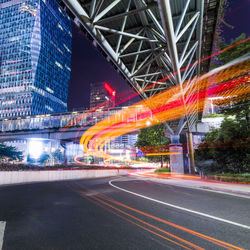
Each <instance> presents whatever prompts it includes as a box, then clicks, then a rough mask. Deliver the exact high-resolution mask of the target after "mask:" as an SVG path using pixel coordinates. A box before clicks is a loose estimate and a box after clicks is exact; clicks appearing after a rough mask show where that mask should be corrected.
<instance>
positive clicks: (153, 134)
mask: <svg viewBox="0 0 250 250" xmlns="http://www.w3.org/2000/svg"><path fill="white" fill-rule="evenodd" d="M169 143H170V140H169V139H168V138H166V137H165V126H164V124H158V125H155V126H152V127H147V128H143V129H141V130H140V132H139V135H138V138H137V142H136V144H135V146H136V147H138V148H139V149H140V150H141V151H142V152H143V154H144V155H145V154H147V153H156V152H159V153H161V152H164V151H165V152H166V147H164V146H165V145H167V144H169ZM161 145H162V146H163V147H159V146H161ZM157 146H158V147H157ZM147 158H148V159H149V160H150V161H160V160H161V156H147ZM167 159H169V156H166V155H164V156H163V160H167Z"/></svg>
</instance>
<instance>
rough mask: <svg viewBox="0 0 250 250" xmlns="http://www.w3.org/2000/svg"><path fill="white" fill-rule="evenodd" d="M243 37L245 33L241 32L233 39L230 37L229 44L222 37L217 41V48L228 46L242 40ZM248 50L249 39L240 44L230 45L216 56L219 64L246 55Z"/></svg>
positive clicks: (249, 46) (249, 48)
mask: <svg viewBox="0 0 250 250" xmlns="http://www.w3.org/2000/svg"><path fill="white" fill-rule="evenodd" d="M244 39H246V34H245V33H242V34H241V35H240V36H238V37H236V38H235V39H232V40H231V43H230V44H227V43H226V42H225V41H224V40H223V39H221V38H220V39H219V41H218V47H219V50H222V49H225V48H227V47H228V46H231V45H234V44H236V43H238V42H240V41H243V40H244ZM249 51H250V39H249V40H247V41H245V42H243V43H241V44H238V45H237V46H235V47H232V48H231V49H229V50H226V51H224V52H222V53H221V54H219V55H218V56H217V60H218V61H219V64H226V63H229V62H231V61H233V60H235V59H237V58H239V57H242V56H244V55H247V54H248V53H249Z"/></svg>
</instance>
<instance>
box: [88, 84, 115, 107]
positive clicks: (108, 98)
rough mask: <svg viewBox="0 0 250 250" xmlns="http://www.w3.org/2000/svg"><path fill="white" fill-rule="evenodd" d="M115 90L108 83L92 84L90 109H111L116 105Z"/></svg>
mask: <svg viewBox="0 0 250 250" xmlns="http://www.w3.org/2000/svg"><path fill="white" fill-rule="evenodd" d="M115 96H116V92H115V90H114V89H113V88H112V87H111V86H110V85H109V84H108V83H106V82H98V83H91V84H90V108H91V109H92V108H97V107H103V108H111V107H114V105H115Z"/></svg>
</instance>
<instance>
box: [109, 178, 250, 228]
mask: <svg viewBox="0 0 250 250" xmlns="http://www.w3.org/2000/svg"><path fill="white" fill-rule="evenodd" d="M113 181H115V180H111V181H109V185H110V186H112V187H114V188H116V189H119V190H121V191H124V192H127V193H130V194H133V195H136V196H139V197H141V198H144V199H147V200H150V201H154V202H157V203H160V204H163V205H165V206H169V207H173V208H177V209H180V210H183V211H186V212H189V213H193V214H198V215H200V216H204V217H207V218H210V219H214V220H217V221H222V222H225V223H228V224H231V225H234V226H238V227H242V228H245V229H248V230H250V226H247V225H243V224H240V223H237V222H234V221H230V220H226V219H222V218H220V217H216V216H213V215H209V214H205V213H201V212H198V211H195V210H191V209H188V208H184V207H180V206H176V205H173V204H170V203H167V202H164V201H159V200H156V199H153V198H150V197H147V196H145V195H142V194H137V193H134V192H131V191H129V190H126V189H124V188H120V187H117V186H115V185H114V184H113V183H112V182H113Z"/></svg>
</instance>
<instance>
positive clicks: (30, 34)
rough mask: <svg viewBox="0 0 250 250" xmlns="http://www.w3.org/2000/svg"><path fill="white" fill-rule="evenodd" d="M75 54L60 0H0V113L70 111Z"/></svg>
mask: <svg viewBox="0 0 250 250" xmlns="http://www.w3.org/2000/svg"><path fill="white" fill-rule="evenodd" d="M71 54H72V28H71V20H70V18H69V17H68V16H67V15H66V13H65V12H64V11H63V10H62V9H61V8H60V7H59V5H58V4H57V3H56V1H55V0H0V118H11V117H21V116H29V115H38V114H48V113H54V112H65V111H66V110H67V96H68V85H69V81H70V73H71Z"/></svg>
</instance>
